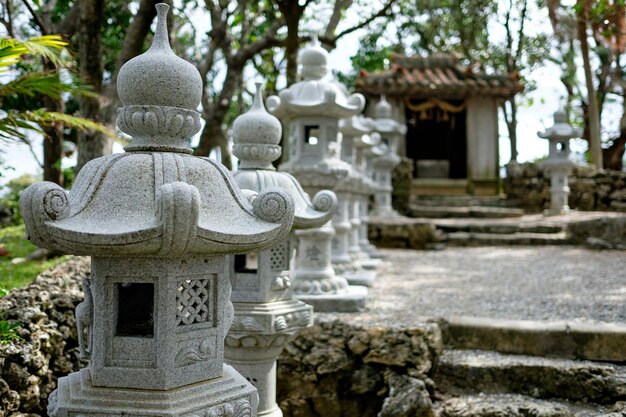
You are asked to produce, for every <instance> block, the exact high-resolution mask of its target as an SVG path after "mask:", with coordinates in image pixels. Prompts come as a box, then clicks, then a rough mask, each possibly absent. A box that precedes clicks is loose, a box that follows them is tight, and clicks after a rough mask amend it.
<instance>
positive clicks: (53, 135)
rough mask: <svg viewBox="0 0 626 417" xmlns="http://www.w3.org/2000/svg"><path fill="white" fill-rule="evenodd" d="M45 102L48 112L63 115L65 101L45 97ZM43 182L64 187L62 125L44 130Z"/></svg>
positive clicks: (53, 125) (46, 127)
mask: <svg viewBox="0 0 626 417" xmlns="http://www.w3.org/2000/svg"><path fill="white" fill-rule="evenodd" d="M43 102H44V105H45V107H46V110H47V111H54V112H59V113H63V111H64V107H65V106H64V105H63V100H54V99H51V98H50V97H46V96H44V97H43ZM42 130H43V131H44V138H43V180H44V181H51V182H54V183H55V184H59V185H60V186H61V187H62V186H63V169H62V168H61V161H62V159H63V139H64V129H63V125H62V124H60V123H54V124H52V125H50V126H45V127H44V128H43V129H42Z"/></svg>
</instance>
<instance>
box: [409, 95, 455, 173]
mask: <svg viewBox="0 0 626 417" xmlns="http://www.w3.org/2000/svg"><path fill="white" fill-rule="evenodd" d="M404 104H405V111H406V121H407V134H406V148H405V149H406V156H407V157H408V158H411V159H412V160H413V178H450V179H464V178H467V132H466V105H465V101H464V100H449V101H443V100H434V99H408V98H407V99H406V100H405V103H404Z"/></svg>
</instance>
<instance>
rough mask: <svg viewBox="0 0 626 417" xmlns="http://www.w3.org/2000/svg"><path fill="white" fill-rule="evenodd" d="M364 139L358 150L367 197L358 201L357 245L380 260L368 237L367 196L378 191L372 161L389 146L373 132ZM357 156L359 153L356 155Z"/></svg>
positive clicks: (378, 253)
mask: <svg viewBox="0 0 626 417" xmlns="http://www.w3.org/2000/svg"><path fill="white" fill-rule="evenodd" d="M365 138H366V137H363V138H362V139H361V142H363V145H362V146H361V147H360V148H359V150H360V154H361V155H362V158H363V162H362V164H363V165H362V166H363V172H364V174H365V175H364V177H365V180H366V184H367V185H366V186H367V189H368V190H369V193H368V195H367V196H365V197H364V198H362V199H361V200H360V203H361V204H360V205H359V212H360V214H361V228H360V230H359V245H360V246H361V249H363V250H364V251H365V252H366V253H367V254H368V255H369V256H370V257H371V258H374V259H382V258H384V256H383V254H382V253H380V252H379V251H378V249H377V248H376V246H374V245H372V244H371V243H370V240H369V236H368V230H367V229H368V223H369V221H370V218H369V213H370V211H369V196H370V194H373V193H376V192H377V191H378V184H377V183H376V181H375V180H374V161H375V160H377V159H378V158H380V157H382V156H384V155H387V154H388V153H389V146H387V144H385V143H383V142H382V138H381V136H380V135H379V134H378V133H377V132H374V133H372V134H371V135H370V136H369V139H370V140H369V141H368V142H365V140H364V139H365ZM357 155H359V153H357Z"/></svg>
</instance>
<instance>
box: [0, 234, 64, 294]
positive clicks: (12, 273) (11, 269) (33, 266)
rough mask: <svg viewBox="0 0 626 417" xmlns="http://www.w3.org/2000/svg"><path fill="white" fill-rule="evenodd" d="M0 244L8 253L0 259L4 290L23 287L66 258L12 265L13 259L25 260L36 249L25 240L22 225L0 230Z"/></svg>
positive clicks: (0, 278)
mask: <svg viewBox="0 0 626 417" xmlns="http://www.w3.org/2000/svg"><path fill="white" fill-rule="evenodd" d="M0 244H4V245H5V246H6V248H7V249H8V250H9V251H10V254H9V256H4V257H0V287H2V288H4V289H5V290H11V289H13V288H18V287H23V286H24V285H26V284H29V283H30V282H31V281H32V280H33V279H35V278H36V277H37V275H39V274H40V273H42V272H43V271H45V270H47V269H50V268H52V267H53V266H55V265H57V264H59V263H61V262H63V261H64V260H66V259H67V257H66V256H62V257H59V258H54V259H49V260H43V261H41V260H35V261H26V262H23V263H18V264H13V263H11V260H12V259H14V258H25V257H27V256H28V255H30V254H31V253H32V252H33V251H35V250H36V249H37V247H36V246H35V245H33V244H32V243H30V241H28V240H27V239H26V230H25V228H24V225H20V226H10V227H5V228H4V229H0Z"/></svg>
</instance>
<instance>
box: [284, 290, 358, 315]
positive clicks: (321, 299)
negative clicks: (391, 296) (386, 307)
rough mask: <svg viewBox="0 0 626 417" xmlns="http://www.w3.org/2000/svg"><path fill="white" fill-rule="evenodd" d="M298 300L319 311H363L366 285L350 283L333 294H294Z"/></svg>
mask: <svg viewBox="0 0 626 417" xmlns="http://www.w3.org/2000/svg"><path fill="white" fill-rule="evenodd" d="M294 297H295V298H297V299H298V300H300V301H304V302H305V303H307V304H309V305H312V306H313V311H315V312H320V313H331V312H335V313H354V312H358V311H365V305H366V303H367V287H363V286H360V285H350V286H348V287H347V288H346V289H344V290H342V291H340V292H337V293H334V294H315V295H313V294H300V293H297V294H294Z"/></svg>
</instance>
